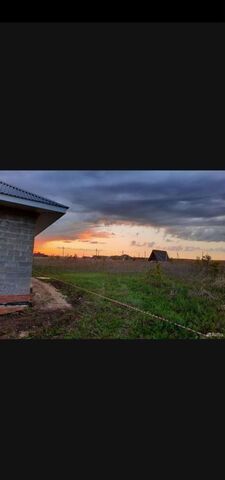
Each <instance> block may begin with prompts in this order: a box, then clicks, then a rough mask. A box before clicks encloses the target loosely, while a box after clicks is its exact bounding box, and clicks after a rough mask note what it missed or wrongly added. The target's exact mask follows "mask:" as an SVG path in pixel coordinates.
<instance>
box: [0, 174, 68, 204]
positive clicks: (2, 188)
mask: <svg viewBox="0 0 225 480" xmlns="http://www.w3.org/2000/svg"><path fill="white" fill-rule="evenodd" d="M0 194H2V195H9V196H10V197H16V198H21V199H23V200H28V201H33V202H39V203H44V204H45V205H50V206H52V207H61V208H68V207H65V205H61V204H60V203H57V202H53V201H52V200H49V199H48V198H44V197H40V195H35V194H34V193H30V192H26V191H25V190H22V189H21V188H17V187H13V186H12V185H8V183H5V182H2V181H1V180H0Z"/></svg>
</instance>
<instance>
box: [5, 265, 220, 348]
mask: <svg viewBox="0 0 225 480" xmlns="http://www.w3.org/2000/svg"><path fill="white" fill-rule="evenodd" d="M33 276H34V277H39V276H40V277H43V276H46V277H50V280H45V281H47V282H49V283H51V284H52V285H53V286H55V287H56V288H57V289H59V290H60V292H61V293H62V294H63V295H64V296H65V297H66V299H67V300H68V302H69V303H70V304H71V305H72V309H70V310H67V311H63V310H62V311H57V312H54V311H49V312H47V311H46V312H45V311H43V310H41V311H37V310H35V309H33V308H29V309H28V310H26V311H24V312H23V313H18V314H17V315H16V316H15V315H14V316H13V315H8V318H7V317H6V316H4V318H3V317H2V318H1V319H0V338H28V339H29V338H47V339H54V338H67V339H81V338H82V339H83V338H93V339H94V338H98V339H99V338H102V339H107V338H117V339H183V338H186V339H194V338H199V335H197V334H195V333H192V332H190V331H186V330H183V329H181V328H178V327H177V326H175V325H173V324H170V323H165V322H164V321H162V320H159V319H153V318H151V317H149V316H146V315H144V314H143V313H141V312H138V311H135V310H130V309H128V308H126V307H123V306H121V305H118V304H115V303H111V302H109V301H108V300H106V299H104V298H101V297H98V296H95V295H93V294H91V293H88V292H87V291H85V290H80V289H78V288H75V287H74V286H75V285H76V286H78V287H81V288H84V289H87V290H89V291H91V292H96V293H99V294H101V295H103V296H106V297H110V298H111V299H114V300H117V301H120V302H125V303H126V304H129V305H131V306H133V307H136V308H139V309H141V310H144V311H147V312H151V313H153V314H155V315H159V316H162V317H164V318H166V319H167V320H169V321H170V322H176V323H179V324H181V325H183V326H186V327H189V328H192V329H194V330H197V331H198V332H201V333H203V334H208V333H214V334H223V335H225V262H211V263H209V265H207V264H205V263H203V262H201V261H199V262H196V261H189V260H187V261H184V260H173V261H172V262H165V263H161V264H155V263H154V262H152V263H151V262H147V261H144V260H143V261H141V260H136V261H130V260H127V261H124V262H123V261H119V260H118V261H117V260H108V259H107V260H100V259H98V260H92V259H90V260H89V259H76V260H72V259H66V258H65V259H64V258H59V259H54V258H50V257H49V258H35V259H34V265H33ZM63 282H66V283H63ZM21 332H22V333H21ZM209 338H210V337H209Z"/></svg>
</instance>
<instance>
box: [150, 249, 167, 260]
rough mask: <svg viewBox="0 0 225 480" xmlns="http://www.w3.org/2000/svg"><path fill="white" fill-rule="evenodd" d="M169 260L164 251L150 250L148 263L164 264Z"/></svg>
mask: <svg viewBox="0 0 225 480" xmlns="http://www.w3.org/2000/svg"><path fill="white" fill-rule="evenodd" d="M168 260H169V256H168V253H167V252H166V251H165V250H152V253H151V255H150V257H149V259H148V261H149V262H151V261H155V262H166V261H168Z"/></svg>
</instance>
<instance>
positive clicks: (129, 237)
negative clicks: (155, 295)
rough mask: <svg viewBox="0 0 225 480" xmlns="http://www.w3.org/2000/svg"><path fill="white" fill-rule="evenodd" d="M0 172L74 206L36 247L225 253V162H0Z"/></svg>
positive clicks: (46, 249) (59, 250)
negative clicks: (112, 166)
mask: <svg viewBox="0 0 225 480" xmlns="http://www.w3.org/2000/svg"><path fill="white" fill-rule="evenodd" d="M0 180H2V181H4V182H6V183H9V184H11V185H14V186H17V187H19V188H22V189H25V190H28V191H30V192H32V193H36V194H38V195H41V196H44V197H46V198H49V199H52V200H55V201H56V202H59V203H62V204H64V205H66V206H68V207H69V210H68V211H67V213H66V214H65V215H64V216H63V217H61V218H60V219H59V220H57V222H55V223H54V224H53V225H52V226H50V227H48V228H47V229H46V230H45V231H44V232H42V233H41V234H40V235H38V236H37V237H36V239H35V246H34V249H35V251H36V252H38V251H40V252H43V253H46V254H54V255H62V252H63V250H62V248H61V247H64V253H65V255H74V254H77V255H78V256H82V255H93V254H96V251H97V253H99V254H100V255H117V254H119V255H120V254H122V253H127V254H129V255H135V256H146V257H148V256H149V255H150V253H151V251H152V249H154V248H156V249H163V250H167V252H168V254H169V256H170V257H173V258H196V257H197V256H199V257H201V256H202V253H203V254H206V253H208V254H209V255H211V257H212V258H213V259H215V260H216V259H218V260H219V259H221V260H223V259H225V170H224V171H197V170H196V171H190V170H188V171H175V170H174V171H163V170H161V171H156V170H154V171H151V170H147V171H143V170H124V171H123V170H120V171H118V170H117V171H116V170H111V171H108V170H105V171H103V170H93V171H88V170H85V171H83V170H82V171H81V170H79V171H77V170H72V171H69V170H65V171H64V170H56V171H47V170H45V171H39V170H34V171H22V170H18V171H13V170H12V171H6V170H1V171H0Z"/></svg>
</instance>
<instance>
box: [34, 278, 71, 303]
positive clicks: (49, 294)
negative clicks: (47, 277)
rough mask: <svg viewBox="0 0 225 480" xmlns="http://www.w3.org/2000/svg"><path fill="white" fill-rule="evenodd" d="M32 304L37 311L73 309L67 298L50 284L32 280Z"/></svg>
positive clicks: (35, 279)
mask: <svg viewBox="0 0 225 480" xmlns="http://www.w3.org/2000/svg"><path fill="white" fill-rule="evenodd" d="M32 289H33V294H32V304H33V307H34V308H35V309H37V310H44V311H51V310H52V311H53V310H68V309H71V308H72V305H70V304H69V303H68V302H67V300H66V299H65V297H64V296H63V295H62V294H61V292H59V290H56V288H55V287H53V286H52V285H50V284H49V283H46V282H42V281H40V280H38V279H37V278H32Z"/></svg>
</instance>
